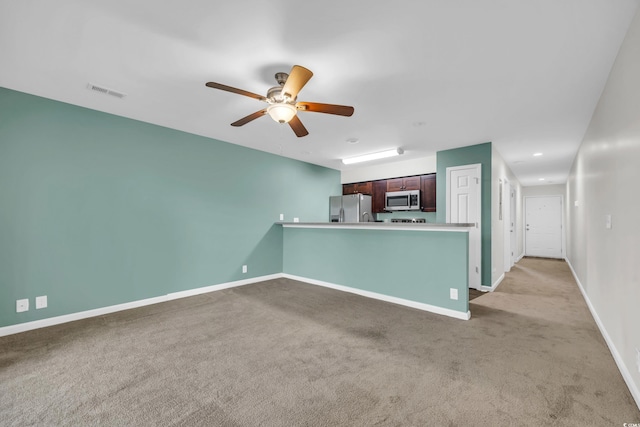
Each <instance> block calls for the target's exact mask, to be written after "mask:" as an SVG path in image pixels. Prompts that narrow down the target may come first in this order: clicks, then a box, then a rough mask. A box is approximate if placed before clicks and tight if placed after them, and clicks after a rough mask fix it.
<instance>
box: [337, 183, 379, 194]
mask: <svg viewBox="0 0 640 427" xmlns="http://www.w3.org/2000/svg"><path fill="white" fill-rule="evenodd" d="M356 193H360V194H368V195H369V196H371V195H372V194H373V183H372V182H371V181H368V182H355V183H353V184H342V194H343V195H346V194H356Z"/></svg>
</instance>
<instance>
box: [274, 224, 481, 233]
mask: <svg viewBox="0 0 640 427" xmlns="http://www.w3.org/2000/svg"><path fill="white" fill-rule="evenodd" d="M276 224H279V225H282V226H283V227H285V228H334V229H338V228H339V229H351V230H412V231H456V232H465V233H466V232H468V231H469V228H471V227H474V226H475V224H442V223H428V222H427V223H412V222H276Z"/></svg>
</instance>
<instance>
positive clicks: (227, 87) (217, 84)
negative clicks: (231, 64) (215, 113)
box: [206, 82, 267, 101]
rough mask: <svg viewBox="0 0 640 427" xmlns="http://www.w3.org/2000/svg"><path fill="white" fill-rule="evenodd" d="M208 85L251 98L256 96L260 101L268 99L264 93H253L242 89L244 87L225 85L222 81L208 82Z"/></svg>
mask: <svg viewBox="0 0 640 427" xmlns="http://www.w3.org/2000/svg"><path fill="white" fill-rule="evenodd" d="M206 86H207V87H210V88H213V89H220V90H226V91H227V92H231V93H237V94H238V95H244V96H248V97H249V98H255V99H257V100H259V101H266V100H267V98H265V97H264V96H262V95H258V94H257V93H253V92H249V91H246V90H242V89H238V88H235V87H231V86H227V85H223V84H220V83H214V82H208V83H207V84H206Z"/></svg>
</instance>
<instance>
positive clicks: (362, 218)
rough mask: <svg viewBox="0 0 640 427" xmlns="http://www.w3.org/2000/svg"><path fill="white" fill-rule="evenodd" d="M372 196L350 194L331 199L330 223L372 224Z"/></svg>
mask: <svg viewBox="0 0 640 427" xmlns="http://www.w3.org/2000/svg"><path fill="white" fill-rule="evenodd" d="M374 220H375V218H374V217H373V214H372V213H371V196H366V195H364V194H348V195H346V196H331V197H329V221H330V222H372V221H374Z"/></svg>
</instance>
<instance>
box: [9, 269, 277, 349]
mask: <svg viewBox="0 0 640 427" xmlns="http://www.w3.org/2000/svg"><path fill="white" fill-rule="evenodd" d="M280 277H282V274H281V273H277V274H271V275H268V276H260V277H252V278H250V279H243V280H237V281H235V282H227V283H221V284H219V285H212V286H205V287H202V288H196V289H189V290H186V291H180V292H173V293H170V294H167V295H161V296H158V297H153V298H146V299H142V300H137V301H131V302H126V303H123V304H116V305H110V306H108V307H101V308H96V309H93V310H86V311H80V312H77V313H71V314H65V315H62V316H56V317H49V318H47V319H41V320H34V321H31V322H25V323H18V324H17V325H10V326H4V327H1V328H0V337H3V336H6V335H12V334H17V333H20V332H26V331H31V330H34V329H39V328H46V327H47V326H53V325H59V324H61V323H67V322H73V321H75V320H81V319H87V318H89V317H96V316H102V315H103V314H109V313H115V312H117V311H123V310H129V309H132V308H138V307H144V306H146V305H151V304H158V303H161V302H166V301H171V300H174V299H178V298H186V297H190V296H194V295H200V294H204V293H207V292H214V291H220V290H222V289H228V288H235V287H238V286H244V285H249V284H251V283H256V282H262V281H265V280H271V279H278V278H280Z"/></svg>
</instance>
